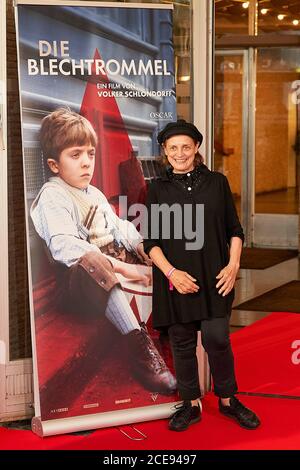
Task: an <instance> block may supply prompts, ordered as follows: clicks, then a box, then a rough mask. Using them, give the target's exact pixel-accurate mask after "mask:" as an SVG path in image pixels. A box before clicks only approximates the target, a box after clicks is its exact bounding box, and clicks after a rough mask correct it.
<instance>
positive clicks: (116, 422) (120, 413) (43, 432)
mask: <svg viewBox="0 0 300 470" xmlns="http://www.w3.org/2000/svg"><path fill="white" fill-rule="evenodd" d="M178 403H180V402H172V403H164V404H162V405H154V406H147V407H143V408H134V409H129V410H117V411H109V412H106V413H97V414H90V415H84V416H74V417H71V418H61V419H51V420H48V421H42V419H41V417H40V416H35V417H34V418H32V420H31V429H32V431H33V432H34V433H35V434H37V435H38V436H39V437H46V436H53V435H56V434H67V433H72V432H79V431H88V430H90V429H101V428H105V427H112V426H122V425H125V424H133V423H139V422H143V421H151V420H154V419H164V418H169V417H170V416H171V415H172V414H173V413H174V412H175V411H176V410H175V408H174V407H175V405H176V404H178Z"/></svg>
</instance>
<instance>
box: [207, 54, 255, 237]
mask: <svg viewBox="0 0 300 470" xmlns="http://www.w3.org/2000/svg"><path fill="white" fill-rule="evenodd" d="M248 154H249V152H248V51H246V50H234V51H229V50H226V51H222V50H219V51H216V55H215V99H214V161H213V169H214V170H215V171H219V172H221V173H223V174H224V175H225V176H226V177H227V178H228V180H229V184H230V187H231V191H232V193H233V196H234V199H235V204H236V207H237V210H238V213H239V217H240V220H241V222H242V225H243V228H244V230H245V233H246V240H249V238H250V236H251V227H250V225H249V211H250V210H251V208H250V204H249V201H250V198H249V193H248V190H247V188H248V172H247V162H248Z"/></svg>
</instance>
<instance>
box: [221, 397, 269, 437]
mask: <svg viewBox="0 0 300 470" xmlns="http://www.w3.org/2000/svg"><path fill="white" fill-rule="evenodd" d="M229 403H230V406H225V405H223V404H222V402H221V399H220V398H219V410H220V412H221V413H222V414H223V415H225V416H228V417H229V418H233V419H235V420H236V421H237V422H238V423H239V425H240V426H242V428H245V429H256V428H257V427H258V426H259V425H260V420H259V418H258V416H256V414H255V413H253V411H251V410H249V408H246V406H244V405H243V404H242V403H241V402H240V401H239V400H238V399H237V398H236V397H234V396H233V397H231V398H230V401H229Z"/></svg>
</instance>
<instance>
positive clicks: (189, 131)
mask: <svg viewBox="0 0 300 470" xmlns="http://www.w3.org/2000/svg"><path fill="white" fill-rule="evenodd" d="M173 135H188V136H190V137H191V138H192V139H194V140H195V141H196V142H199V144H200V145H201V143H202V140H203V135H202V134H201V132H200V131H198V129H197V127H196V126H194V124H191V123H190V122H186V121H185V120H184V119H178V121H176V122H169V124H167V125H166V126H165V127H164V128H163V129H162V130H161V131H160V132H159V133H158V136H157V141H158V143H159V144H160V145H161V144H163V143H164V142H165V141H166V140H167V139H169V137H172V136H173Z"/></svg>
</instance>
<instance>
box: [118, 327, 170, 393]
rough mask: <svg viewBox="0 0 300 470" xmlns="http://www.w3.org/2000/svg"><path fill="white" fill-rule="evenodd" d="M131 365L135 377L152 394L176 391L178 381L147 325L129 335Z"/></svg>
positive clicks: (127, 337) (127, 336)
mask: <svg viewBox="0 0 300 470" xmlns="http://www.w3.org/2000/svg"><path fill="white" fill-rule="evenodd" d="M125 338H126V339H127V343H128V349H129V357H130V365H131V368H132V371H133V375H134V377H135V378H136V379H137V380H138V381H139V382H140V383H141V384H142V385H143V386H144V387H145V388H146V389H147V390H150V391H151V392H156V393H161V394H163V395H171V394H172V393H174V392H175V391H176V379H175V377H174V376H173V375H172V373H171V372H170V370H169V369H168V367H167V365H166V363H165V361H164V360H163V358H162V357H161V355H160V354H159V352H158V350H157V349H156V347H155V345H154V343H153V341H152V339H151V337H150V336H149V334H148V331H147V328H146V325H145V324H144V323H142V324H141V330H133V331H131V332H130V333H128V334H127V335H126V336H125Z"/></svg>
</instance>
